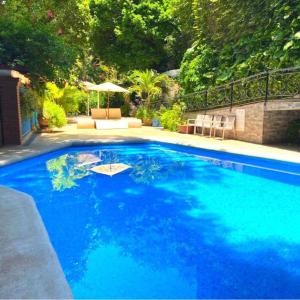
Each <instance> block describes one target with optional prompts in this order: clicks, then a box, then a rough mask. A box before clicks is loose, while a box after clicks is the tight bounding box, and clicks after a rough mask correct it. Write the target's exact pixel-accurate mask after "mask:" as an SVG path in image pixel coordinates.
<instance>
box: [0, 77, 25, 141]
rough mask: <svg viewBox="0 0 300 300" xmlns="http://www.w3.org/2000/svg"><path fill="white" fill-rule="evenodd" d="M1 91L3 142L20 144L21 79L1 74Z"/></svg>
mask: <svg viewBox="0 0 300 300" xmlns="http://www.w3.org/2000/svg"><path fill="white" fill-rule="evenodd" d="M0 92H1V95H0V105H1V119H2V120H1V123H2V141H3V144H4V145H16V144H17V145H19V144H21V141H22V135H21V110H20V102H19V79H18V78H13V77H5V76H1V77H0Z"/></svg>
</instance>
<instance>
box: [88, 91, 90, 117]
mask: <svg viewBox="0 0 300 300" xmlns="http://www.w3.org/2000/svg"><path fill="white" fill-rule="evenodd" d="M87 115H88V116H89V115H90V93H89V92H88V98H87Z"/></svg>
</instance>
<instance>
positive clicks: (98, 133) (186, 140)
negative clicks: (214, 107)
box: [0, 124, 300, 166]
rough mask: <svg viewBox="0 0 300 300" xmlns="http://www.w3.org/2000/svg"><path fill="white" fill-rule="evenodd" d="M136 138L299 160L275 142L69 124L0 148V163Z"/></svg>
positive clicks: (297, 151) (297, 152)
mask: <svg viewBox="0 0 300 300" xmlns="http://www.w3.org/2000/svg"><path fill="white" fill-rule="evenodd" d="M136 139H140V140H142V139H144V140H151V141H160V142H167V143H173V144H181V145H187V146H193V147H198V148H204V149H211V150H217V151H224V152H230V153H236V154H244V155H250V156H258V157H264V158H270V159H277V160H283V161H289V162H295V163H300V149H296V148H295V149H287V148H283V147H278V146H276V145H275V146H266V145H258V144H252V143H246V142H241V141H237V140H221V139H216V138H209V137H203V136H199V135H187V134H180V133H176V132H169V131H165V130H161V129H159V128H153V127H142V128H132V129H113V130H96V129H77V128H76V125H75V124H69V125H68V126H66V127H65V128H63V129H62V130H59V131H56V132H53V133H42V134H39V135H37V136H36V138H35V139H34V140H33V141H32V142H31V143H30V144H29V145H22V146H11V147H2V148H0V166H3V165H6V164H9V163H12V162H16V161H19V160H22V159H24V158H28V157H32V156H36V155H39V154H42V153H45V152H49V151H52V150H56V149H59V148H63V147H66V146H70V145H72V144H74V143H81V142H83V143H95V142H96V143H97V142H99V143H109V142H118V141H119V142H121V141H131V140H136Z"/></svg>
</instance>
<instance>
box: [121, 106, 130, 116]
mask: <svg viewBox="0 0 300 300" xmlns="http://www.w3.org/2000/svg"><path fill="white" fill-rule="evenodd" d="M121 112H122V116H123V117H129V115H130V105H129V103H124V104H123V105H121Z"/></svg>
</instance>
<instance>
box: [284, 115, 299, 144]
mask: <svg viewBox="0 0 300 300" xmlns="http://www.w3.org/2000/svg"><path fill="white" fill-rule="evenodd" d="M287 137H288V141H289V142H290V143H293V144H300V120H295V121H292V122H291V123H290V124H289V127H288V131H287Z"/></svg>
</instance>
